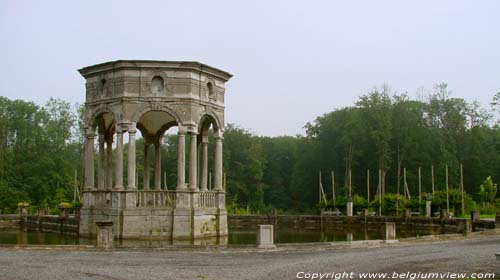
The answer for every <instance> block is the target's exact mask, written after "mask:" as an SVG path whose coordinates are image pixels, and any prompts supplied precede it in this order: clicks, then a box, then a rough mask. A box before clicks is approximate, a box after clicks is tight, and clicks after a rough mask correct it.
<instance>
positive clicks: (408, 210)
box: [404, 209, 411, 219]
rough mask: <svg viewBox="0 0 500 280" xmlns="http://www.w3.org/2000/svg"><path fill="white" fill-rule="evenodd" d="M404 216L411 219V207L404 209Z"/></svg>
mask: <svg viewBox="0 0 500 280" xmlns="http://www.w3.org/2000/svg"><path fill="white" fill-rule="evenodd" d="M404 218H405V219H411V209H405V212H404Z"/></svg>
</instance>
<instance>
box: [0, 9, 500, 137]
mask: <svg viewBox="0 0 500 280" xmlns="http://www.w3.org/2000/svg"><path fill="white" fill-rule="evenodd" d="M499 15H500V1H494V0H492V1H436V0H428V1H425V0H415V1H399V0H398V1H371V0H367V1H305V0H304V1H290V0H287V1H270V0H268V1H234V0H232V1H231V0H230V1H201V0H200V1H179V0H177V1H104V0H101V1H78V2H77V1H49V0H47V1H20V0H12V1H8V0H0V34H1V38H2V39H1V44H0V60H1V64H0V65H1V67H0V95H2V96H6V97H8V98H12V99H14V98H16V99H24V100H32V101H34V102H35V103H37V104H40V105H42V104H44V103H45V102H46V101H47V100H48V98H49V97H50V96H52V97H56V98H62V99H65V100H67V101H70V102H72V103H74V102H79V103H82V102H84V96H85V95H84V90H85V86H84V80H83V78H82V77H81V76H80V75H79V73H78V72H77V71H76V70H77V69H79V68H82V67H84V66H89V65H93V64H96V63H101V62H105V61H110V60H117V59H153V60H195V61H199V62H202V63H206V64H209V65H212V66H215V67H218V68H221V69H222V70H225V71H228V72H230V73H232V74H233V75H234V77H233V78H232V79H231V80H230V81H229V82H228V83H227V91H226V93H227V95H226V120H227V122H232V123H236V124H238V125H240V126H242V127H244V128H247V129H251V130H252V131H253V132H255V133H257V134H260V135H270V136H275V135H285V134H286V135H295V134H299V133H303V126H304V125H305V123H306V122H311V121H313V120H314V119H315V118H316V117H317V116H319V115H321V114H323V113H326V112H329V111H331V110H333V109H335V108H340V107H343V106H348V105H352V104H353V102H354V101H355V100H356V99H357V97H358V96H359V95H360V94H363V93H366V92H368V91H369V90H370V89H372V87H373V86H377V85H381V84H383V83H387V84H389V85H390V86H391V88H392V89H393V90H395V91H398V92H405V91H407V92H408V93H409V94H410V95H414V94H415V93H416V92H417V90H418V89H419V88H422V87H424V88H425V89H427V90H430V89H432V86H433V85H434V84H436V83H440V82H446V83H448V85H449V89H450V90H451V91H452V92H453V94H452V96H453V97H462V98H465V99H467V100H469V101H471V100H473V99H477V100H479V101H480V102H481V103H482V104H483V105H484V106H486V105H487V104H488V103H489V102H490V101H491V98H492V96H493V94H494V93H496V92H498V91H500V16H499Z"/></svg>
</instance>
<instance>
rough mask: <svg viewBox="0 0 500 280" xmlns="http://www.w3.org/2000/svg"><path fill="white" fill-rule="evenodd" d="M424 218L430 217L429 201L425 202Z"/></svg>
mask: <svg viewBox="0 0 500 280" xmlns="http://www.w3.org/2000/svg"><path fill="white" fill-rule="evenodd" d="M425 217H427V218H430V217H432V201H430V200H427V201H426V202H425Z"/></svg>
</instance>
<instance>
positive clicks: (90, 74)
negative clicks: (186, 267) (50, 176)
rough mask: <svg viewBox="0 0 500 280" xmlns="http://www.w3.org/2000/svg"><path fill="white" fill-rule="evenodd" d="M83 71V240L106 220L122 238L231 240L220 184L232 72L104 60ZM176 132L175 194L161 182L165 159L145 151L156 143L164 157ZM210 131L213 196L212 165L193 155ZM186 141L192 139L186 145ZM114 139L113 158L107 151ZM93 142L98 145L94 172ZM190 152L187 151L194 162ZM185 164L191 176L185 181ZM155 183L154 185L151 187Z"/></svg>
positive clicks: (175, 63) (195, 65) (176, 64)
mask: <svg viewBox="0 0 500 280" xmlns="http://www.w3.org/2000/svg"><path fill="white" fill-rule="evenodd" d="M79 72H80V74H81V75H82V76H83V77H84V78H85V80H86V102H85V109H86V112H85V137H86V144H87V145H86V149H85V153H86V155H85V170H86V172H85V188H84V191H83V206H82V209H81V212H80V217H81V218H80V230H79V231H80V234H81V235H82V236H95V235H96V233H97V228H96V225H95V221H100V220H109V221H111V222H112V223H113V231H114V235H115V236H116V237H120V238H157V237H158V238H172V239H192V238H198V237H207V236H210V237H213V236H219V237H220V236H225V235H227V217H226V215H227V213H226V211H225V193H224V190H223V189H222V179H221V178H222V170H223V169H222V140H223V130H224V94H225V87H224V84H225V82H227V81H228V80H229V79H230V78H231V74H229V73H227V72H224V71H222V70H219V69H216V68H214V67H211V66H208V65H204V64H201V63H198V62H184V61H181V62H178V61H145V60H134V61H129V60H119V61H112V62H106V63H102V64H98V65H93V66H89V67H85V68H83V69H80V70H79ZM172 126H177V128H178V133H179V137H178V141H179V143H178V151H179V153H178V158H177V167H178V168H177V174H179V176H177V177H178V181H177V186H175V190H173V188H172V189H171V190H167V189H166V186H164V187H162V184H161V183H162V182H161V178H162V177H161V175H162V174H163V173H162V170H161V158H160V154H161V153H158V152H155V153H154V154H153V153H151V152H150V149H149V148H147V147H149V146H151V145H152V146H154V147H155V151H159V150H160V149H161V145H162V143H161V142H162V141H161V139H162V137H163V135H164V133H165V131H166V130H167V129H169V128H170V127H172ZM210 128H213V130H214V134H215V139H216V143H214V144H215V149H214V150H215V151H214V153H215V155H214V158H215V162H214V164H215V168H214V170H215V173H214V174H213V175H214V185H215V186H214V188H213V189H214V190H215V191H210V190H208V189H207V187H206V185H207V181H208V180H207V179H208V178H206V177H207V176H208V172H207V170H208V169H207V164H201V165H199V164H198V157H197V156H196V155H197V149H198V145H197V142H198V143H202V142H203V143H205V145H208V139H209V137H208V133H209V129H210ZM137 130H139V131H140V132H141V135H142V137H143V138H144V143H146V145H145V147H146V148H145V150H144V155H145V159H146V161H145V162H146V164H145V165H144V166H146V168H144V171H143V174H141V175H140V179H139V176H138V174H137V171H136V156H135V155H136V145H135V143H136V139H137V137H139V134H137ZM125 134H126V135H125ZM115 135H116V140H115ZM124 137H126V138H125V140H127V138H128V151H127V153H128V155H127V170H126V171H125V172H127V182H124V180H123V177H124V176H123V175H124V174H123V173H124V170H123V166H124V164H123V160H124V156H123V155H124V151H123V146H124V145H123V141H124ZM186 138H187V139H189V141H191V142H190V143H191V144H190V145H189V147H186ZM114 140H115V141H116V143H117V144H116V153H115V154H116V156H114V155H113V152H112V150H111V149H110V148H109V147H112V143H113V141H114ZM95 141H97V143H95ZM94 144H97V146H98V147H99V149H98V161H97V162H98V165H97V172H95V169H94V157H95V151H94ZM186 149H190V157H189V159H188V158H186ZM148 156H154V157H155V158H154V159H151V161H152V162H154V163H155V164H154V165H153V166H149V168H147V166H148V163H149V160H148ZM201 157H203V158H201V159H200V162H201V163H206V162H208V155H207V153H206V152H203V153H201ZM186 161H187V162H186ZM186 166H188V167H189V168H188V171H189V178H186V176H185V175H186ZM198 166H200V170H198ZM113 168H114V170H112V169H113ZM151 169H153V172H150V171H151ZM95 173H97V174H98V176H97V178H95ZM150 178H153V179H154V183H153V184H151V183H150V182H151V180H150ZM198 178H199V182H198ZM186 179H187V181H188V182H186ZM139 180H140V182H139ZM140 183H141V184H142V186H139V184H140ZM141 187H142V188H141ZM200 190H201V191H200Z"/></svg>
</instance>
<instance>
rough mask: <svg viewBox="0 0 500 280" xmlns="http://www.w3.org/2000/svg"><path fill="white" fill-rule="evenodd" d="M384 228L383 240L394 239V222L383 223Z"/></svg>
mask: <svg viewBox="0 0 500 280" xmlns="http://www.w3.org/2000/svg"><path fill="white" fill-rule="evenodd" d="M384 230H385V239H384V240H386V241H387V240H396V223H384Z"/></svg>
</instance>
